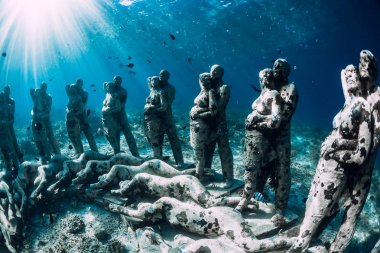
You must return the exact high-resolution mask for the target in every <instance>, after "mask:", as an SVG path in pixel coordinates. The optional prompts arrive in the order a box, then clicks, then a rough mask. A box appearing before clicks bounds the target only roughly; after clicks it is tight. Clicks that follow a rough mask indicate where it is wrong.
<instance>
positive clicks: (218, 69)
mask: <svg viewBox="0 0 380 253" xmlns="http://www.w3.org/2000/svg"><path fill="white" fill-rule="evenodd" d="M210 74H211V78H212V79H222V77H223V75H224V68H223V67H222V66H220V65H218V64H214V65H212V67H211V69H210Z"/></svg>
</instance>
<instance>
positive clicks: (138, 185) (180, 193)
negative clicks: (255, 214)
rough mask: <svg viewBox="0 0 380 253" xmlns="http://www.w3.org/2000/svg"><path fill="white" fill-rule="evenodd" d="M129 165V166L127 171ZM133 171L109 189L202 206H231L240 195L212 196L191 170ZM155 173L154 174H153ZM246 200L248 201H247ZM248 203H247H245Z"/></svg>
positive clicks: (254, 202)
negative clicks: (118, 184) (114, 187)
mask: <svg viewBox="0 0 380 253" xmlns="http://www.w3.org/2000/svg"><path fill="white" fill-rule="evenodd" d="M130 168H131V167H129V168H128V169H129V171H131V170H130ZM146 172H148V173H143V171H141V170H140V171H139V172H137V173H138V174H137V173H136V172H134V171H133V170H132V173H131V172H130V174H127V173H124V174H127V175H126V176H125V177H124V180H125V179H128V180H125V181H122V182H120V189H117V190H111V193H113V194H120V195H121V196H123V197H125V196H131V195H132V196H133V195H134V194H135V192H136V190H138V191H140V192H142V193H143V194H144V196H147V195H148V196H155V197H172V198H176V199H179V200H185V201H186V200H192V201H194V202H196V203H197V204H199V205H201V206H203V207H213V206H231V205H236V203H238V202H239V200H240V197H214V196H213V195H212V194H211V193H210V192H209V191H207V189H206V187H204V186H203V185H202V183H201V182H200V181H199V180H198V178H196V177H194V176H192V175H186V174H189V172H191V171H187V172H186V171H174V173H173V172H171V173H167V172H166V173H165V174H163V173H162V171H161V170H157V169H155V170H154V172H155V173H152V172H151V171H146ZM153 174H156V175H153ZM127 177H129V178H127ZM247 202H248V201H247ZM250 204H253V205H255V207H258V203H257V201H256V200H253V199H250ZM247 205H248V203H247Z"/></svg>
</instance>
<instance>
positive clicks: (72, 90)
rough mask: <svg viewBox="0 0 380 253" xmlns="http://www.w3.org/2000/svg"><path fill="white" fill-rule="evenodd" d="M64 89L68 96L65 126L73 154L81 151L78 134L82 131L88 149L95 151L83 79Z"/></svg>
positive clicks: (81, 145) (81, 146) (96, 148)
mask: <svg viewBox="0 0 380 253" xmlns="http://www.w3.org/2000/svg"><path fill="white" fill-rule="evenodd" d="M65 89H66V94H67V96H68V98H69V102H68V104H67V107H66V108H67V109H66V112H67V114H66V128H67V132H68V135H69V139H70V141H71V143H72V144H73V147H74V150H75V154H76V155H77V156H79V155H80V154H82V153H83V144H82V140H81V136H80V134H81V132H82V131H83V133H84V135H85V137H86V139H87V141H88V144H89V146H90V149H91V150H92V151H96V152H97V151H98V147H97V146H96V142H95V138H94V135H93V134H92V131H91V127H90V124H89V122H88V113H87V110H86V104H87V101H88V92H87V91H85V90H84V89H83V80H82V79H80V78H79V79H77V80H76V82H75V84H71V85H66V87H65Z"/></svg>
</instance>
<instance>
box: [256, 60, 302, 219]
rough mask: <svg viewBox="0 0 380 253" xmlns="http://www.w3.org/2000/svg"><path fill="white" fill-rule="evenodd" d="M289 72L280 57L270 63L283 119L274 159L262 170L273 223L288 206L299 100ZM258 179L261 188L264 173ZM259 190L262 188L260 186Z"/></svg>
mask: <svg viewBox="0 0 380 253" xmlns="http://www.w3.org/2000/svg"><path fill="white" fill-rule="evenodd" d="M289 74H290V65H289V63H288V62H287V61H286V60H285V59H282V58H279V59H277V60H276V61H275V62H274V64H273V75H274V81H275V86H276V89H277V90H278V91H279V93H280V95H281V98H282V104H283V109H282V119H281V124H280V126H279V127H278V131H277V133H276V134H274V135H273V140H272V143H273V145H274V150H275V151H276V155H277V159H276V160H275V161H273V162H272V163H269V164H268V165H266V168H265V169H264V170H265V171H270V174H271V177H272V179H273V185H274V190H275V202H274V204H275V210H276V214H275V215H274V216H273V217H272V222H273V223H274V224H277V225H281V223H283V222H284V221H285V218H284V211H285V210H286V207H287V205H288V200H289V192H290V185H291V172H290V151H291V142H290V125H291V120H292V116H293V114H294V112H295V110H296V107H297V102H298V92H297V89H296V87H295V85H294V83H289V80H288V77H289ZM262 176H263V177H264V178H263V179H261V178H260V179H259V180H258V181H259V183H260V184H261V185H262V186H261V187H264V185H265V182H266V177H267V175H265V174H264V175H262ZM259 191H261V189H259Z"/></svg>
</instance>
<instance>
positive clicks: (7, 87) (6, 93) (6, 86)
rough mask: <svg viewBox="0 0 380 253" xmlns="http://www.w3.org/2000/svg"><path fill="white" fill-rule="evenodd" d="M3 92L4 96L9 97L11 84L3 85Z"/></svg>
mask: <svg viewBox="0 0 380 253" xmlns="http://www.w3.org/2000/svg"><path fill="white" fill-rule="evenodd" d="M4 94H5V96H6V97H9V96H10V95H11V86H9V85H8V84H7V85H5V87H4Z"/></svg>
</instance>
